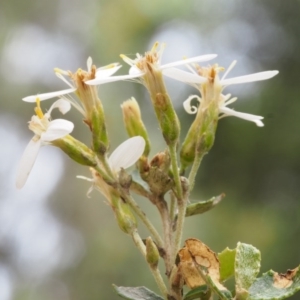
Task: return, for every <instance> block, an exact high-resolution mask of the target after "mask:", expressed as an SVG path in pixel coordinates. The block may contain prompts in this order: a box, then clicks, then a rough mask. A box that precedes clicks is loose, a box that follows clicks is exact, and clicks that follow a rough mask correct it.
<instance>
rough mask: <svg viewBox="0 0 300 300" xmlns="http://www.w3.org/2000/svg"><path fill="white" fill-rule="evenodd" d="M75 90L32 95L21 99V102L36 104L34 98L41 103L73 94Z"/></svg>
mask: <svg viewBox="0 0 300 300" xmlns="http://www.w3.org/2000/svg"><path fill="white" fill-rule="evenodd" d="M75 91H76V89H75V88H72V89H67V90H62V91H56V92H51V93H44V94H39V95H33V96H28V97H25V98H23V99H22V100H23V101H25V102H36V98H39V99H40V100H41V101H42V100H47V99H51V98H55V97H59V96H62V95H66V94H70V93H73V92H75Z"/></svg>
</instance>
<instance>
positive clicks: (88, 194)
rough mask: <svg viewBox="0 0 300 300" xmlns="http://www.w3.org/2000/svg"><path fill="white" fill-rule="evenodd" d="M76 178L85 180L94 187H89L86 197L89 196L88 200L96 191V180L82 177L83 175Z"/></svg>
mask: <svg viewBox="0 0 300 300" xmlns="http://www.w3.org/2000/svg"><path fill="white" fill-rule="evenodd" d="M76 178H78V179H83V180H86V181H89V182H92V185H91V186H90V187H89V189H88V191H87V193H86V196H87V197H88V198H91V193H92V191H93V190H94V184H95V180H94V179H93V178H88V177H85V176H81V175H78V176H76Z"/></svg>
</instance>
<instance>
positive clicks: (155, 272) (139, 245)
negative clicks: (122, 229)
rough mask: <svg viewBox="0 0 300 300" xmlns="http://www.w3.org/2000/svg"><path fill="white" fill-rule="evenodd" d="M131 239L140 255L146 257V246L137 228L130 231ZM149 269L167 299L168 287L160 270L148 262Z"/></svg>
mask: <svg viewBox="0 0 300 300" xmlns="http://www.w3.org/2000/svg"><path fill="white" fill-rule="evenodd" d="M131 236H132V239H133V241H134V243H135V245H136V246H137V248H138V249H139V250H140V252H141V253H142V255H143V256H144V258H145V259H146V246H145V245H144V243H143V241H142V239H141V237H140V235H139V234H138V232H137V230H134V231H133V232H132V233H131ZM148 266H149V268H150V271H151V273H152V275H153V277H154V279H155V281H156V283H157V285H158V287H159V289H160V291H161V293H162V294H163V296H164V298H165V299H166V300H167V299H168V298H167V297H168V289H167V287H166V285H165V283H164V281H163V279H162V276H161V274H160V271H159V269H158V268H152V267H151V266H150V265H149V264H148Z"/></svg>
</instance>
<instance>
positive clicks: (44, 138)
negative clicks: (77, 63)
mask: <svg viewBox="0 0 300 300" xmlns="http://www.w3.org/2000/svg"><path fill="white" fill-rule="evenodd" d="M36 102H37V107H36V108H35V112H36V115H34V116H33V117H32V118H31V121H30V122H29V129H30V130H32V131H33V132H34V136H33V138H32V139H31V140H30V142H29V144H28V145H27V147H26V148H25V151H24V153H23V156H22V158H21V161H20V165H19V169H18V173H17V180H16V186H17V188H18V189H21V188H22V187H23V186H24V184H25V183H26V180H27V178H28V176H29V174H30V171H31V169H32V167H33V165H34V162H35V160H36V157H37V155H38V152H39V150H40V148H41V147H42V146H44V145H48V144H51V142H52V141H54V140H57V139H60V138H62V137H64V136H66V135H67V134H69V133H70V132H72V130H73V128H74V124H73V123H72V122H70V121H67V120H63V119H56V120H53V121H51V117H50V115H51V112H52V110H53V109H54V108H58V109H59V110H60V112H61V113H62V114H65V113H66V112H68V111H69V110H70V108H71V105H70V103H69V102H68V101H65V100H63V99H60V100H57V101H56V102H54V103H53V104H52V106H51V107H50V109H49V111H48V112H47V113H45V114H43V112H42V110H41V108H40V99H39V98H36Z"/></svg>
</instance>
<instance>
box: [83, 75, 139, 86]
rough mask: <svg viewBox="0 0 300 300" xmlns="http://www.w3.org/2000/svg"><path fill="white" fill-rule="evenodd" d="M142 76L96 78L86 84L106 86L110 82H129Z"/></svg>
mask: <svg viewBox="0 0 300 300" xmlns="http://www.w3.org/2000/svg"><path fill="white" fill-rule="evenodd" d="M141 76H142V75H141V74H136V75H121V76H112V77H107V78H95V79H92V80H88V81H86V82H85V83H86V84H89V85H99V84H104V83H109V82H115V81H121V80H129V79H133V78H137V77H141Z"/></svg>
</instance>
